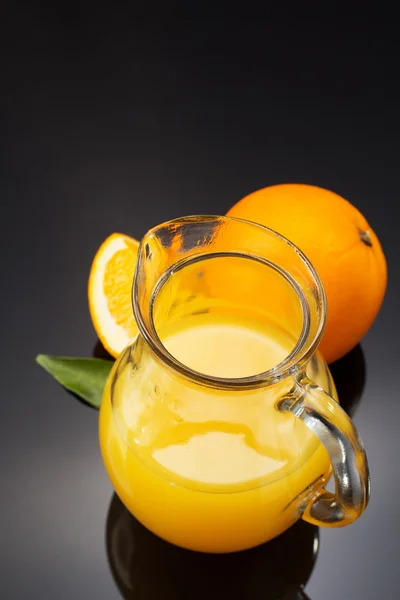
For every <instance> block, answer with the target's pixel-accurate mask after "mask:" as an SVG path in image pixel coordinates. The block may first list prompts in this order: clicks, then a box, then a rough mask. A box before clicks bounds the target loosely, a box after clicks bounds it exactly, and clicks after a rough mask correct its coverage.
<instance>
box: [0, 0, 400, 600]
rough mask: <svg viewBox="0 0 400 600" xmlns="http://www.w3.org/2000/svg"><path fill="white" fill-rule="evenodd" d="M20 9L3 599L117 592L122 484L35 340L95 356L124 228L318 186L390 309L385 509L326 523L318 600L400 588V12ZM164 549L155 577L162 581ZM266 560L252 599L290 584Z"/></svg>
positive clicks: (375, 370) (380, 335)
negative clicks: (358, 230) (384, 287)
mask: <svg viewBox="0 0 400 600" xmlns="http://www.w3.org/2000/svg"><path fill="white" fill-rule="evenodd" d="M11 6H12V8H11V9H9V11H8V12H7V14H6V15H3V17H2V19H1V27H2V29H3V31H2V36H1V40H2V42H1V43H2V53H1V63H2V64H1V83H0V85H1V97H0V123H1V131H0V134H1V136H0V143H1V153H0V161H1V163H0V165H1V166H0V202H1V238H0V239H1V245H2V251H1V265H2V286H1V296H0V299H1V300H0V301H1V315H2V317H1V323H2V324H1V343H2V344H1V345H2V361H1V365H2V381H3V384H4V385H3V387H2V392H1V401H0V402H1V422H0V427H1V436H0V457H1V458H0V460H1V473H2V478H1V482H2V494H1V512H0V523H1V539H0V557H1V559H0V596H1V597H2V598H5V599H7V600H8V599H11V600H13V599H18V600H19V599H25V598H34V597H35V598H36V597H37V598H59V599H64V598H65V599H75V598H90V599H91V598H93V599H99V600H100V599H103V598H104V599H112V598H118V597H120V596H119V592H118V591H117V587H116V585H115V583H114V580H113V577H112V575H111V571H110V569H109V566H108V559H107V551H106V544H105V537H106V520H107V513H108V509H109V505H110V502H111V499H112V488H111V485H110V483H109V482H108V479H107V476H106V474H105V472H104V469H103V466H102V462H101V458H100V454H99V450H98V442H97V415H96V413H95V411H93V410H90V409H88V408H86V407H85V406H83V405H82V404H80V403H78V402H77V401H76V400H75V399H74V398H73V397H71V396H70V395H68V394H67V393H66V392H64V391H63V390H62V389H61V388H60V387H58V386H57V384H56V383H55V382H54V381H53V380H52V379H51V378H50V377H49V376H47V375H46V374H45V373H44V372H43V371H42V370H41V369H40V368H39V367H38V366H36V365H35V363H34V358H35V355H36V354H37V353H38V352H47V353H53V354H64V355H83V356H84V355H90V354H91V352H92V349H93V346H94V345H95V342H96V336H95V333H94V331H93V329H92V326H91V323H90V318H89V313H88V308H87V300H86V287H87V278H88V272H89V268H90V264H91V260H92V258H93V256H94V253H95V251H96V250H97V248H98V246H99V244H100V243H101V242H102V241H103V240H104V238H105V237H106V236H107V235H108V234H110V233H112V232H113V231H121V232H124V233H127V234H130V235H132V236H134V237H137V238H139V237H141V236H142V235H143V234H144V233H145V231H146V230H147V229H148V228H149V227H151V226H153V225H156V224H158V223H159V222H162V221H163V220H167V219H170V218H173V217H177V216H181V215H185V214H194V213H224V212H225V211H226V210H227V209H228V208H229V207H230V205H232V204H233V203H234V202H235V201H237V200H238V199H240V198H241V197H242V196H244V195H245V194H247V193H249V192H251V191H253V190H255V189H257V188H260V187H264V186H266V185H271V184H275V183H284V182H301V183H310V184H315V185H320V186H323V187H326V188H329V189H332V190H334V191H336V192H338V193H339V194H341V195H343V196H344V197H346V198H347V199H349V200H350V201H351V202H353V203H354V204H355V205H356V206H357V207H358V208H359V209H360V210H361V211H362V212H363V213H364V214H365V216H366V217H367V219H368V220H369V221H370V223H371V225H372V227H373V228H374V230H375V231H376V233H377V235H378V236H379V238H380V239H381V242H382V245H383V248H384V251H385V253H386V256H387V258H388V266H389V288H388V293H387V297H386V300H385V304H384V306H383V309H382V311H381V313H380V315H379V317H378V319H377V321H376V323H375V324H374V326H373V328H372V330H371V331H370V333H369V334H368V335H367V337H366V338H365V340H364V341H363V344H362V347H363V351H364V355H365V362H366V370H367V376H366V385H365V389H364V393H363V396H362V399H361V402H360V403H359V405H358V407H357V411H356V416H355V421H356V423H357V425H358V427H359V430H360V432H361V433H362V436H363V438H364V442H365V445H366V447H367V451H368V456H369V462H370V468H371V477H372V497H371V503H370V506H369V508H368V510H367V512H366V513H365V515H363V517H362V518H361V519H360V521H358V522H357V523H355V524H354V525H352V526H351V527H348V528H347V529H341V530H324V531H320V543H321V544H320V551H319V554H318V558H317V564H316V566H315V569H314V570H313V572H312V574H311V577H310V579H309V582H308V584H307V587H306V591H307V593H308V594H309V596H310V598H312V600H334V599H336V598H344V599H351V600H375V599H377V598H385V599H388V600H390V599H395V598H397V597H398V594H399V592H398V586H399V583H400V568H399V567H400V565H399V558H398V556H399V532H400V531H399V527H398V525H397V522H398V515H399V509H398V504H399V497H400V479H399V469H398V464H399V451H400V442H399V425H400V412H399V399H398V394H397V388H398V383H397V378H398V372H397V369H398V360H397V356H398V338H399V333H400V331H399V325H398V322H399V319H398V311H399V302H398V298H399V267H398V263H397V260H396V259H397V258H398V241H399V199H398V192H399V173H400V169H399V157H400V155H399V133H400V129H399V120H400V119H399V106H400V97H399V96H400V94H399V92H398V83H397V79H398V61H397V52H398V47H397V43H396V38H397V37H398V34H397V25H396V23H394V24H393V25H392V24H391V19H390V17H387V18H386V19H379V18H378V17H377V16H376V15H374V16H370V17H369V18H367V17H366V16H365V15H364V17H362V16H358V17H357V18H354V19H350V18H349V17H341V18H339V17H337V16H335V15H334V14H332V15H330V16H329V17H328V16H327V17H326V18H325V19H322V18H321V19H319V20H317V19H312V18H306V17H305V16H303V15H301V14H297V15H295V14H292V13H290V11H289V10H288V12H287V14H286V15H283V16H282V18H280V19H278V18H276V19H273V20H272V19H271V18H266V17H264V18H261V16H259V17H258V18H254V19H253V20H252V21H251V22H250V20H248V19H247V18H246V16H245V15H240V16H238V17H233V16H232V15H231V14H228V13H227V11H225V12H224V11H223V10H221V11H219V10H217V9H216V8H215V7H214V8H213V10H212V11H211V10H210V14H205V13H204V12H203V13H202V12H201V11H198V12H197V13H196V12H195V11H194V9H193V12H192V13H191V14H189V9H188V8H186V12H183V11H182V10H181V11H179V10H178V8H176V6H175V5H173V4H171V5H169V7H168V10H169V15H168V14H167V12H166V9H165V7H164V6H163V5H162V6H161V7H159V8H157V6H156V5H152V6H151V7H149V8H148V10H147V11H146V12H147V13H148V14H145V12H144V10H139V8H138V10H137V14H136V15H128V14H125V13H123V12H122V11H121V12H120V13H118V12H117V11H116V9H115V8H114V10H113V12H112V13H110V11H109V10H108V9H107V10H104V11H103V12H101V11H100V12H99V10H100V9H97V10H94V9H92V8H91V7H89V6H86V5H85V4H81V5H80V6H79V5H74V4H73V3H72V4H68V5H67V6H66V7H64V8H61V7H60V6H59V5H58V4H57V3H56V4H53V6H52V8H50V9H44V8H40V7H39V5H32V6H29V5H24V4H19V3H14V4H12V5H11ZM133 6H135V4H134V5H133ZM174 12H175V14H176V15H180V16H173V13H174ZM360 352H361V351H360V350H359V351H358V352H357V353H356V354H357V356H356V360H355V361H353V362H352V359H351V358H350V359H349V360H348V361H347V362H346V363H345V364H344V366H343V365H342V366H339V368H336V371H337V376H338V378H340V379H341V381H342V390H344V392H343V393H344V394H345V393H346V389H347V390H353V389H356V390H358V391H356V392H355V393H358V392H359V391H360V387H362V381H361V383H360V378H361V380H362V379H363V366H362V364H361V363H362V360H361V363H360ZM353 358H354V357H353ZM353 363H354V364H353ZM360 364H361V366H360ZM357 386H358V387H357ZM349 402H350V404H351V402H352V400H351V398H350V400H349ZM114 504H115V501H114ZM108 521H109V523H110V519H109V520H108ZM109 527H110V525H109ZM127 535H128V534H127ZM129 535H130V534H129ZM135 543H136V542H134V544H135ZM153 543H154V544H155V546H156V547H157V548H158V546H157V542H154V540H153V541H151V543H150V546H151V544H153ZM138 544H139V545H138V548H139V550H138V551H139V553H140V548H141V546H140V543H139V542H138ZM288 544H292V542H291V541H290V540H289V541H288ZM291 547H292V549H293V546H291ZM166 552H167V551H166ZM302 552H303V551H302V550H301V548H299V552H298V555H299V559H300V555H301V553H302ZM289 554H290V552H289V550H288V556H289ZM151 556H152V553H151V552H150V553H149V557H150V558H149V561H148V563H147V567H146V569H147V570H146V569H144V571H140V572H139V578H140V577H142V581H141V583H140V585H139V588H140V586H142V588H143V589H146V585H147V584H149V581H150V580H152V579H154V580H156V579H157V578H159V577H160V575H159V567H160V565H159V564H158V566H157V562H155V568H154V573H153V572H152V563H151ZM284 556H285V554H284ZM290 560H291V562H292V563H293V562H294V561H295V559H294V558H291V559H290ZM182 561H183V564H184V559H182ZM255 562H256V561H255ZM284 562H285V559H284V558H282V564H284ZM245 563H246V564H245ZM287 564H289V560H288V562H287ZM184 568H185V567H184V566H183V567H182V571H184ZM196 568H197V567H196V565H195V566H194V571H195V572H196ZM287 568H288V573H289V572H290V567H289V566H288V567H287ZM238 572H240V563H239V566H238V568H237V569H236V573H234V574H233V575H232V576H233V577H235V576H236V577H238V576H239V575H238ZM262 573H263V576H265V586H266V587H265V588H263V586H262V584H261V583H260V584H258V583H256V582H255V583H254V585H253V583H252V578H253V577H255V574H254V572H253V571H252V568H251V561H250V566H249V561H247V562H246V561H245V559H243V571H242V572H241V575H240V577H241V584H242V585H244V586H245V588H243V589H246V590H247V591H246V592H244V593H243V594H242V598H244V599H246V598H252V597H253V596H254V598H256V597H257V598H264V597H268V598H269V597H271V598H275V596H265V595H264V594H263V590H264V591H265V589H267V585H268V584H267V579H268V577H269V575H268V564H267V565H264V566H263V567H262ZM164 575H165V573H164ZM203 575H204V564H203V563H202V562H201V561H200V562H199V564H198V578H199V580H200V579H202V577H203ZM288 576H289V575H288ZM171 577H172V578H173V580H174V578H176V580H177V579H179V569H178V571H177V572H175V573H174V572H172V575H171ZM146 582H147V583H146ZM261 582H262V579H261ZM149 585H150V584H149ZM160 586H161V589H163V588H162V578H161V583H160ZM193 586H194V587H196V577H195V576H194V583H193ZM246 586H247V587H246ZM150 587H151V585H150ZM238 587H240V586H239V585H238ZM142 588H140V589H142ZM248 590H253V591H248ZM214 591H215V590H214ZM160 594H161V595H154V594H153V596H151V594H150V593H148V594H147V596H146V593H144V595H140V593H139V594H138V595H134V596H132V597H135V598H142V597H148V598H161V599H163V600H164V594H163V592H160ZM209 596H210V597H213V587H212V586H210V589H209ZM171 597H175V598H179V597H181V596H179V595H178V592H176V593H175V595H174V593H172V596H171ZM187 597H190V589H189V592H188V595H187ZM220 597H222V596H221V595H220ZM291 597H292V596H290V598H291ZM165 598H166V596H165Z"/></svg>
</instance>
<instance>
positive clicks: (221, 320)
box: [100, 314, 330, 552]
mask: <svg viewBox="0 0 400 600" xmlns="http://www.w3.org/2000/svg"><path fill="white" fill-rule="evenodd" d="M161 339H162V342H163V344H164V346H165V347H166V349H167V350H168V351H169V352H170V353H171V354H172V355H173V356H174V357H175V358H177V359H178V360H179V361H181V362H183V363H184V364H185V365H187V366H188V367H190V368H191V369H193V370H195V371H199V372H201V373H206V374H208V375H212V376H214V377H235V378H240V377H246V376H250V375H254V374H256V373H260V372H263V371H266V370H268V369H270V368H273V367H274V366H275V365H278V364H279V363H280V362H281V361H282V360H283V359H284V358H285V357H286V356H287V355H288V353H290V351H291V350H292V349H293V346H294V342H293V340H292V339H291V338H290V337H289V336H288V335H287V334H286V333H285V332H284V331H283V330H281V329H279V328H278V327H276V326H273V325H272V324H265V323H264V324H263V325H260V324H259V323H253V322H249V321H248V320H245V319H242V320H240V319H239V320H238V319H235V320H234V321H232V320H229V317H226V316H223V315H215V314H214V315H211V314H209V315H204V314H202V315H197V316H192V317H190V318H188V319H186V320H185V321H184V326H183V325H180V326H179V327H178V326H177V325H175V326H174V327H173V328H172V329H170V330H168V329H166V330H164V331H163V335H162V336H161ZM146 353H147V354H146ZM144 354H146V357H145V358H144V356H143V355H144ZM117 371H118V378H116V379H115V378H114V374H115V373H116V372H117ZM111 388H112V401H111V393H110V391H111ZM289 389H290V381H288V380H285V381H284V382H277V383H276V384H274V385H272V386H269V387H267V388H263V389H262V390H260V389H258V390H243V391H242V392H239V391H235V392H231V391H229V390H216V389H212V388H206V387H200V386H196V384H195V383H191V382H189V381H188V380H183V378H182V379H181V378H179V377H178V376H176V374H172V373H170V372H169V371H168V370H167V369H166V368H165V367H164V366H162V365H161V364H160V362H158V360H157V359H156V358H155V357H154V356H152V355H151V351H150V350H149V349H148V348H147V346H146V345H145V343H144V342H143V340H142V339H141V338H140V337H139V338H138V339H137V341H136V343H135V344H134V345H133V346H132V347H131V348H128V349H126V350H125V351H124V353H123V354H122V355H121V357H120V358H119V359H118V360H117V361H116V364H115V366H114V369H113V372H112V374H111V376H110V379H109V381H108V383H107V386H106V389H105V392H104V397H103V402H102V406H101V411H100V443H101V450H102V455H103V459H104V463H105V466H106V469H107V471H108V473H109V476H110V478H111V481H112V483H113V485H114V488H115V490H116V492H117V494H118V495H119V496H120V498H121V500H122V501H123V503H124V504H125V505H126V507H127V508H128V509H129V510H130V511H131V512H132V514H133V515H134V516H135V517H136V518H137V519H139V521H141V522H142V523H143V524H144V525H145V526H146V527H148V528H149V529H150V530H151V531H153V532H154V533H156V534H157V535H159V536H160V537H162V538H164V539H166V540H168V541H170V542H172V543H175V544H177V545H180V546H183V547H186V548H190V549H193V550H200V551H205V552H231V551H236V550H242V549H245V548H250V547H253V546H256V545H258V544H260V543H263V542H265V541H267V540H269V539H271V538H273V537H275V536H276V535H278V533H280V532H281V531H283V530H284V529H286V528H288V527H289V526H290V525H291V524H293V523H294V522H295V521H296V520H297V519H298V518H299V512H301V508H302V507H304V506H305V504H306V503H307V502H308V501H310V499H311V498H312V496H313V494H314V493H315V491H316V490H317V489H318V488H320V487H321V483H323V482H325V481H326V480H327V478H328V476H329V469H330V463H329V459H328V456H327V453H326V451H325V449H324V448H323V446H322V445H321V444H320V442H319V441H318V439H317V438H316V437H315V436H314V435H313V434H312V433H311V432H310V431H309V430H308V429H307V427H305V425H304V424H303V423H302V422H301V421H299V420H297V419H296V418H295V417H294V416H293V415H292V414H290V413H282V412H280V411H279V410H278V409H277V403H278V402H279V400H280V398H282V397H283V395H284V394H285V393H286V392H288V391H289Z"/></svg>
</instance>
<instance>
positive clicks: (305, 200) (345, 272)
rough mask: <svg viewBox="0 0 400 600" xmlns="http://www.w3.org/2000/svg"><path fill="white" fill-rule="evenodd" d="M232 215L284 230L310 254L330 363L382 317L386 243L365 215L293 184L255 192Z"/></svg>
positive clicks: (312, 189) (322, 192)
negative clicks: (321, 292) (323, 306)
mask: <svg viewBox="0 0 400 600" xmlns="http://www.w3.org/2000/svg"><path fill="white" fill-rule="evenodd" d="M227 214H228V215H229V216H232V217H239V218H242V219H248V220H250V221H255V222H257V223H261V224H262V225H265V226H267V227H270V228H271V229H274V230H275V231H278V232H279V233H281V234H282V235H284V236H285V237H287V238H288V239H290V240H291V241H292V242H294V243H295V244H296V245H297V246H298V247H299V248H300V249H301V250H302V251H303V252H304V253H305V254H306V255H307V256H308V258H309V259H310V260H311V262H312V263H313V264H314V266H315V267H316V269H317V270H318V272H319V274H320V276H321V279H322V282H323V284H324V286H325V290H326V294H327V299H328V322H327V328H326V332H325V335H324V338H323V340H322V343H321V346H320V350H321V351H322V354H323V355H324V357H325V359H326V360H327V361H328V362H332V361H334V360H337V359H338V358H340V357H341V356H343V355H344V354H346V353H347V352H348V351H349V350H351V348H353V347H354V346H355V345H356V344H357V343H358V342H359V341H360V340H361V338H362V337H363V336H364V335H365V333H366V332H367V331H368V329H369V328H370V326H371V325H372V323H373V321H374V319H375V317H376V315H377V314H378V311H379V309H380V307H381V304H382V300H383V297H384V294H385V290H386V280H387V270H386V261H385V256H384V254H383V251H382V248H381V245H380V243H379V240H378V238H377V237H376V235H375V233H374V232H373V231H372V229H371V227H370V226H369V224H368V223H367V221H366V219H365V218H364V217H363V216H362V215H361V213H360V212H359V211H358V210H357V209H356V208H355V207H354V206H352V205H351V204H350V203H349V202H347V200H344V199H343V198H342V197H341V196H338V195H337V194H335V193H333V192H330V191H328V190H325V189H323V188H319V187H315V186H311V185H300V184H287V185H275V186H271V187H267V188H264V189H261V190H258V191H256V192H254V193H252V194H250V195H249V196H246V197H245V198H243V199H242V200H241V201H240V202H238V203H237V204H235V206H233V207H232V208H231V209H230V211H229V212H228V213H227Z"/></svg>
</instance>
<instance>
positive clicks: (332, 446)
mask: <svg viewBox="0 0 400 600" xmlns="http://www.w3.org/2000/svg"><path fill="white" fill-rule="evenodd" d="M279 408H280V410H282V411H289V412H291V413H292V414H293V415H295V416H296V417H298V418H299V419H300V420H301V421H303V423H304V424H305V425H306V426H307V427H308V428H309V429H310V431H312V432H313V433H314V434H315V435H316V436H317V437H318V438H319V439H320V440H321V442H322V444H323V445H324V446H325V448H326V450H327V452H328V454H329V457H330V460H331V463H332V469H333V475H334V479H335V493H334V494H332V493H331V492H328V491H327V490H325V489H324V488H322V489H321V490H320V491H319V492H318V495H317V496H316V497H314V499H313V500H312V502H311V503H310V504H309V505H308V506H307V507H306V508H305V510H304V513H303V519H305V520H306V521H308V522H309V523H313V524H314V525H323V526H325V527H342V526H344V525H348V524H349V523H352V522H353V521H355V520H356V519H358V517H359V516H360V515H361V514H362V513H363V512H364V510H365V508H366V507H367V504H368V500H369V494H370V480H369V469H368V461H367V457H366V454H365V450H364V445H363V443H362V440H361V438H360V436H359V434H358V432H357V430H356V428H355V426H354V423H353V422H352V420H351V419H350V417H348V415H347V414H346V413H345V411H344V410H343V409H342V408H341V407H340V406H339V404H338V403H337V402H336V401H335V400H334V399H333V398H332V397H331V396H330V395H329V394H327V393H326V392H325V391H324V390H323V389H322V388H321V387H319V386H318V385H316V384H315V383H313V382H312V381H311V380H310V379H308V377H306V376H304V375H302V376H301V377H297V379H296V381H295V386H294V388H293V390H292V391H291V393H290V394H288V395H287V396H286V397H285V398H284V400H283V401H282V403H281V404H280V407H279Z"/></svg>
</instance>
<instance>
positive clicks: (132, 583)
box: [106, 494, 319, 600]
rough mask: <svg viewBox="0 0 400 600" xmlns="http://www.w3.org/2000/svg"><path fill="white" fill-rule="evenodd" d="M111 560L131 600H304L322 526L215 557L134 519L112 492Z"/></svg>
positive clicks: (301, 526) (295, 530) (302, 524)
mask: <svg viewBox="0 0 400 600" xmlns="http://www.w3.org/2000/svg"><path fill="white" fill-rule="evenodd" d="M106 544H107V556H108V560H109V564H110V569H111V572H112V574H113V577H114V579H115V582H116V584H117V586H118V589H119V590H120V592H121V594H122V596H123V597H124V598H126V599H127V600H130V599H132V600H133V599H135V600H142V599H143V600H144V599H146V600H155V599H157V600H158V599H159V598H163V599H165V600H170V599H171V600H172V599H174V600H180V599H182V600H183V599H186V598H193V600H197V599H199V600H200V598H201V599H203V598H208V597H210V596H211V597H214V596H215V597H216V598H233V599H236V598H237V599H238V600H239V599H242V598H254V599H255V600H256V599H259V598H260V599H261V598H269V599H270V600H281V599H282V598H285V599H286V600H300V598H304V596H303V595H302V590H303V588H304V586H305V584H306V583H307V581H308V579H309V577H310V574H311V572H312V569H313V567H314V564H315V560H316V558H317V554H318V547H319V538H318V528H317V527H315V526H313V525H308V524H307V523H305V522H304V521H300V522H298V523H296V524H295V525H294V526H293V527H292V528H291V529H289V530H288V531H286V532H285V533H284V534H282V535H281V536H279V537H278V538H276V539H274V540H272V541H271V542H270V543H268V544H264V545H263V546H260V547H258V548H254V549H253V550H248V551H246V552H241V553H234V554H225V555H212V554H201V553H196V552H190V551H187V550H183V549H181V548H178V547H176V546H172V545H170V544H168V543H167V542H164V541H162V540H160V539H159V538H158V537H156V536H155V535H153V534H152V533H150V532H149V531H148V530H147V529H145V528H144V527H143V526H142V525H141V524H140V523H139V522H138V521H136V520H135V519H134V518H133V517H132V516H131V515H130V513H129V512H128V511H127V510H126V509H125V508H124V506H123V505H122V504H121V502H120V500H119V499H118V497H117V496H116V495H115V494H114V495H113V498H112V501H111V504H110V509H109V512H108V517H107V532H106Z"/></svg>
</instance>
